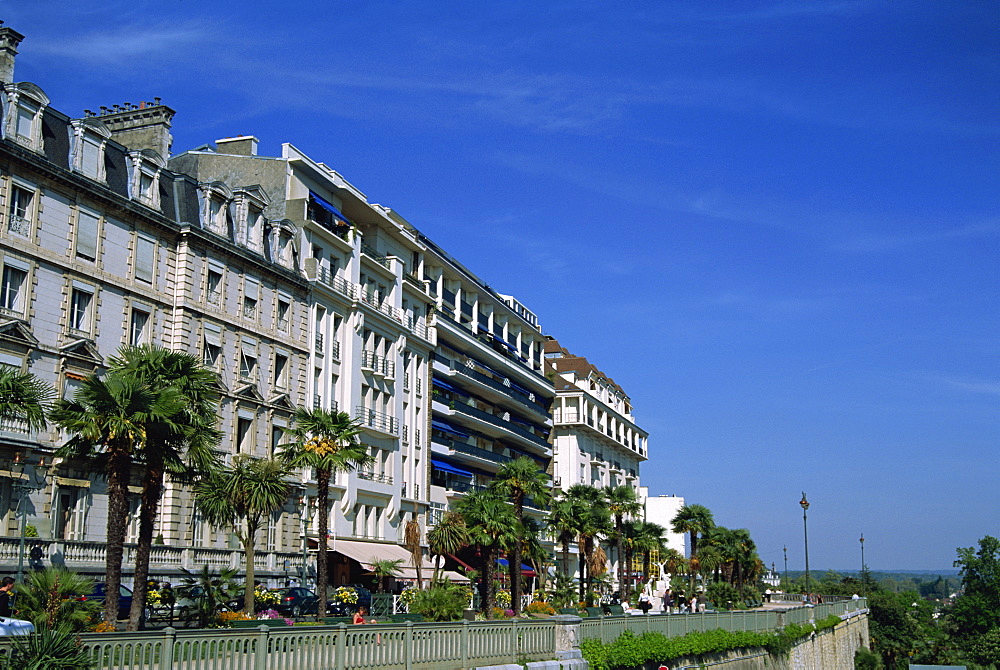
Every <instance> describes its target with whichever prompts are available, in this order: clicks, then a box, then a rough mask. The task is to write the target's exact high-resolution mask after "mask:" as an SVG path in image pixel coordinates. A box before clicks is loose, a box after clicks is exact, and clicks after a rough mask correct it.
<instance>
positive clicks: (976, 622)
mask: <svg viewBox="0 0 1000 670" xmlns="http://www.w3.org/2000/svg"><path fill="white" fill-rule="evenodd" d="M955 567H956V568H959V575H960V576H961V577H962V595H960V596H959V597H958V598H957V599H956V600H955V604H954V605H953V606H952V608H951V610H950V611H949V613H948V627H949V629H950V630H952V631H953V632H954V633H955V634H956V636H957V637H973V636H976V635H981V634H983V633H986V632H987V631H990V630H992V629H994V628H1000V606H998V605H997V603H1000V540H998V539H997V538H995V537H992V536H990V535H987V536H985V537H983V538H982V539H980V540H979V549H978V550H976V549H975V548H974V547H960V548H959V549H958V559H956V560H955Z"/></svg>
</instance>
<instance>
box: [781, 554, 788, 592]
mask: <svg viewBox="0 0 1000 670" xmlns="http://www.w3.org/2000/svg"><path fill="white" fill-rule="evenodd" d="M781 550H782V551H783V552H785V587H786V588H787V587H788V546H787V545H785V546H782V547H781Z"/></svg>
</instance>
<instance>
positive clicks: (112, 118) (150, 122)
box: [97, 98, 177, 160]
mask: <svg viewBox="0 0 1000 670" xmlns="http://www.w3.org/2000/svg"><path fill="white" fill-rule="evenodd" d="M153 99H154V100H155V102H143V103H142V104H141V105H135V104H132V103H130V102H126V103H125V104H123V105H113V107H114V109H113V110H109V109H108V108H107V107H105V106H103V105H101V108H100V109H101V113H100V114H98V116H97V118H99V119H100V120H101V121H102V122H103V123H104V125H105V126H106V127H107V129H108V130H110V131H111V136H112V137H113V138H114V139H115V141H116V142H120V143H121V144H123V145H125V146H126V147H128V148H129V149H130V150H131V151H142V150H143V149H151V150H153V151H155V152H156V153H158V154H159V155H160V157H161V158H163V159H164V160H166V159H167V158H169V157H170V147H171V145H172V144H173V141H174V138H173V136H172V135H171V134H170V122H171V120H172V119H173V118H174V114H176V113H177V112H175V111H174V110H172V109H170V108H169V107H167V106H166V105H161V104H160V99H159V98H153Z"/></svg>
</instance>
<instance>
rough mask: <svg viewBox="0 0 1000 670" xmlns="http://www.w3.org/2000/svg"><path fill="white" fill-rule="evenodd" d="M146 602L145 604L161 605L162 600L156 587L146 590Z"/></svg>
mask: <svg viewBox="0 0 1000 670" xmlns="http://www.w3.org/2000/svg"><path fill="white" fill-rule="evenodd" d="M146 604H147V605H154V606H155V605H162V604H163V600H162V599H161V598H160V592H159V591H157V590H156V589H151V590H149V591H146Z"/></svg>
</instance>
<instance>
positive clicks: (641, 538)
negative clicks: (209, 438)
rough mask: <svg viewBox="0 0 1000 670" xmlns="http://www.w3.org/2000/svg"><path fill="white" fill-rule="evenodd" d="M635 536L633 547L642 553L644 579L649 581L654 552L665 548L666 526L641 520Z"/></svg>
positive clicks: (637, 524)
mask: <svg viewBox="0 0 1000 670" xmlns="http://www.w3.org/2000/svg"><path fill="white" fill-rule="evenodd" d="M634 530H635V537H634V538H633V540H632V546H633V548H634V549H635V550H636V551H638V552H640V553H641V554H642V574H643V580H644V581H645V582H646V583H648V582H649V576H650V575H649V569H650V563H651V557H652V554H653V552H654V551H655V552H659V551H662V550H663V546H664V538H663V534H664V533H665V532H666V528H664V527H663V526H661V525H660V524H657V523H653V522H652V521H639V522H637V523H636V524H635V529H634Z"/></svg>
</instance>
